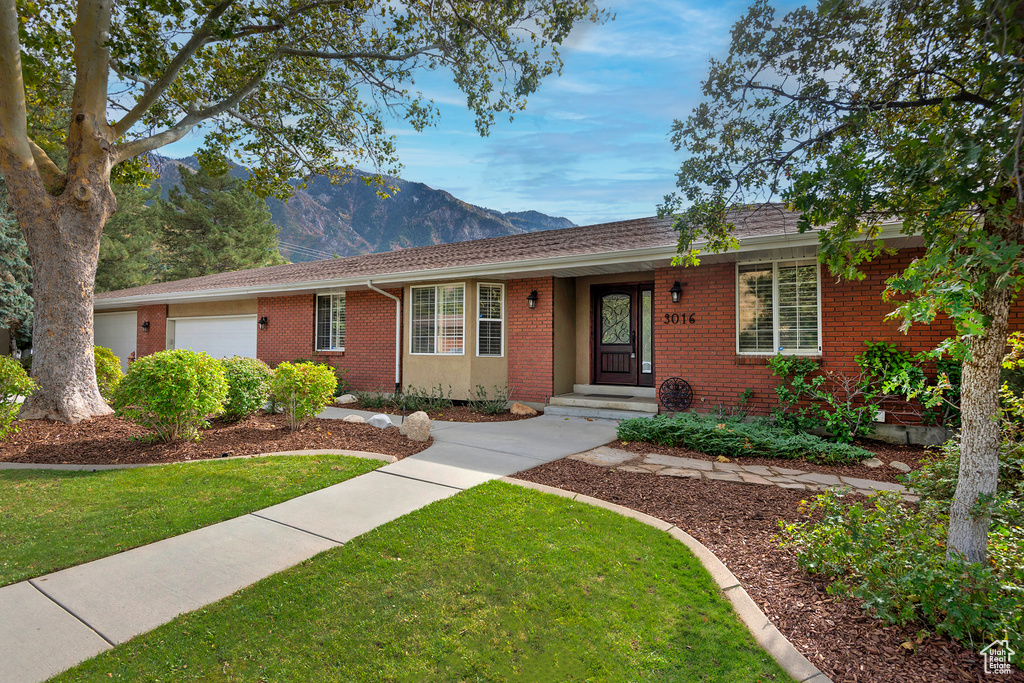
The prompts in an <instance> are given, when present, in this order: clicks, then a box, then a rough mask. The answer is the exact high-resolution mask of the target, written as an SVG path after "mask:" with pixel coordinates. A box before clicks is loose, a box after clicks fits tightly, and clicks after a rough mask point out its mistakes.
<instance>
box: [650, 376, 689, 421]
mask: <svg viewBox="0 0 1024 683" xmlns="http://www.w3.org/2000/svg"><path fill="white" fill-rule="evenodd" d="M658 400H660V401H661V405H663V406H665V408H666V409H667V410H671V411H672V412H675V413H678V412H679V411H680V410H686V409H687V408H689V407H690V404H691V403H692V402H693V389H691V388H690V385H689V383H687V381H686V380H685V379H683V378H682V377H669V378H668V379H667V380H665V381H664V382H662V383H661V388H659V389H658Z"/></svg>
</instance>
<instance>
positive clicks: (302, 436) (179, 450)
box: [0, 413, 433, 465]
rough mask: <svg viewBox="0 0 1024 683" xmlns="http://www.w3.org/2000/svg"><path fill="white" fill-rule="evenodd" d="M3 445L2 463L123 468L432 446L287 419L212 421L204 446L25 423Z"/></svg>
mask: <svg viewBox="0 0 1024 683" xmlns="http://www.w3.org/2000/svg"><path fill="white" fill-rule="evenodd" d="M19 425H20V427H21V429H20V431H18V432H17V433H16V434H13V435H11V436H10V437H9V438H8V439H7V440H6V441H4V442H3V443H0V462H23V463H39V464H74V465H123V464H139V463H167V462H178V461H182V460H203V459H208V458H221V457H226V456H230V455H253V454H255V453H273V452H276V451H294V450H301V449H307V448H337V449H338V450H339V451H341V450H350V451H370V452H372V453H383V454H385V455H393V456H395V457H397V458H404V457H407V456H410V455H412V454H413V453H418V452H420V451H422V450H423V449H425V448H426V447H427V446H429V445H430V444H431V443H432V441H433V440H432V439H431V440H430V441H427V442H417V441H410V440H409V439H407V438H405V437H404V436H402V435H401V434H399V433H398V430H397V429H379V428H377V427H371V426H370V425H367V424H351V423H348V422H342V421H341V420H322V419H317V418H314V419H312V420H310V421H309V422H308V423H307V424H306V425H305V426H304V427H303V428H302V429H300V430H299V431H296V432H292V431H290V430H289V429H288V426H287V423H286V422H285V418H284V416H283V415H267V414H262V413H260V414H256V415H250V416H249V417H247V418H245V419H243V420H241V421H239V422H230V423H229V422H223V421H220V420H213V421H212V423H211V426H210V428H209V429H205V430H203V431H202V438H201V439H200V440H199V441H196V442H191V441H176V442H173V443H163V442H160V441H155V442H154V441H150V439H149V437H150V434H151V433H150V432H149V430H147V429H144V428H143V427H140V426H138V425H136V424H134V423H132V422H128V421H127V420H123V419H121V418H119V417H114V416H112V415H108V416H104V417H98V418H93V419H92V420H86V421H83V422H79V423H78V424H74V425H69V424H65V423H63V422H50V421H48V420H23V421H22V422H20V423H19Z"/></svg>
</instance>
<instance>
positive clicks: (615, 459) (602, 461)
mask: <svg viewBox="0 0 1024 683" xmlns="http://www.w3.org/2000/svg"><path fill="white" fill-rule="evenodd" d="M569 457H570V458H572V459H573V460H582V461H583V462H587V463H590V464H591V465H597V466H598V467H615V466H616V465H621V464H623V463H626V462H629V461H630V460H633V459H635V458H636V453H631V452H629V451H620V450H618V449H616V448H608V447H607V446H599V447H597V448H594V449H593V450H589V451H585V452H583V453H577V454H576V455H570V456H569Z"/></svg>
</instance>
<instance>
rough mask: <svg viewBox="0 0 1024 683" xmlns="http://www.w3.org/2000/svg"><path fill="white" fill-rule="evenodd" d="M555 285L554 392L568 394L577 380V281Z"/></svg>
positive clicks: (569, 279)
mask: <svg viewBox="0 0 1024 683" xmlns="http://www.w3.org/2000/svg"><path fill="white" fill-rule="evenodd" d="M554 284H555V286H554V307H555V310H554V326H553V333H554V336H555V342H554V343H555V348H554V392H555V394H568V393H570V392H572V385H573V383H574V381H575V379H576V301H577V299H576V279H575V278H555V283H554Z"/></svg>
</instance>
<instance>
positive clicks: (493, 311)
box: [476, 285, 503, 356]
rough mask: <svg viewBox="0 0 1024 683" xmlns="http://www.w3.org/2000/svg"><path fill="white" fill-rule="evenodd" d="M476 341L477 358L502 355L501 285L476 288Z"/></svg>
mask: <svg viewBox="0 0 1024 683" xmlns="http://www.w3.org/2000/svg"><path fill="white" fill-rule="evenodd" d="M477 316H478V318H479V322H478V323H477V340H476V352H477V355H479V356H500V355H502V348H501V342H502V321H503V317H502V287H501V285H479V286H478V287H477Z"/></svg>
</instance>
